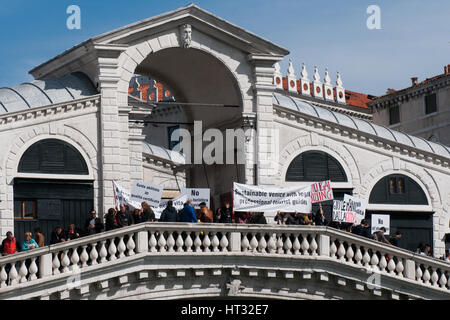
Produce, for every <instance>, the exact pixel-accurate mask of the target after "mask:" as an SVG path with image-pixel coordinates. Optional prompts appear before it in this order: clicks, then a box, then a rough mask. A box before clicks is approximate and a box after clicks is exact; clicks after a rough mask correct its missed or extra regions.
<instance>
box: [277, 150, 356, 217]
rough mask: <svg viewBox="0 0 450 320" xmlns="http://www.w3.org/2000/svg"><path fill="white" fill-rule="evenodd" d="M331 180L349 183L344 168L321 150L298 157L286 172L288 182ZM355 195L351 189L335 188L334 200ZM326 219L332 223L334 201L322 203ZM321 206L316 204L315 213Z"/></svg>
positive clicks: (304, 153) (314, 205)
mask: <svg viewBox="0 0 450 320" xmlns="http://www.w3.org/2000/svg"><path fill="white" fill-rule="evenodd" d="M326 180H331V182H348V178H347V174H346V173H345V170H344V168H343V167H342V165H341V164H340V163H339V161H338V160H337V159H335V158H334V157H333V156H331V155H330V154H328V153H326V152H323V151H320V150H310V151H305V152H303V153H301V154H299V155H298V156H296V157H295V158H294V159H293V160H292V161H291V163H290V164H289V167H288V169H287V171H286V177H285V181H286V182H309V183H313V182H317V181H326ZM345 194H349V195H352V194H353V189H350V188H333V197H334V199H338V200H343V199H344V195H345ZM322 207H323V210H324V213H325V217H326V219H327V220H328V221H331V217H332V211H333V201H324V202H322ZM318 209H319V204H318V203H314V204H313V206H312V210H313V212H317V211H318Z"/></svg>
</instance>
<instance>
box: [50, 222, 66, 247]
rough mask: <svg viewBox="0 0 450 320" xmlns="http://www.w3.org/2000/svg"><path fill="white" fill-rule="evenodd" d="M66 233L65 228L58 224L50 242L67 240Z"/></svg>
mask: <svg viewBox="0 0 450 320" xmlns="http://www.w3.org/2000/svg"><path fill="white" fill-rule="evenodd" d="M66 240H67V239H66V235H65V234H64V230H63V228H61V226H56V228H55V230H54V231H53V232H52V236H51V238H50V244H56V243H60V242H64V241H66Z"/></svg>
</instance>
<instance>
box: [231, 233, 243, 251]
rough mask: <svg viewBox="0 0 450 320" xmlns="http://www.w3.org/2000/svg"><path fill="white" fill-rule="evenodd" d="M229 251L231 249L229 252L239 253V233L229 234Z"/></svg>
mask: <svg viewBox="0 0 450 320" xmlns="http://www.w3.org/2000/svg"><path fill="white" fill-rule="evenodd" d="M230 249H231V252H240V251H241V233H240V232H231V234H230Z"/></svg>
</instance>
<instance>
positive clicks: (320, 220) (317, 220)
mask: <svg viewBox="0 0 450 320" xmlns="http://www.w3.org/2000/svg"><path fill="white" fill-rule="evenodd" d="M314 224H315V225H316V226H326V225H327V224H328V221H327V219H326V218H325V213H324V212H323V208H322V204H321V203H319V210H317V212H316V214H315V215H314Z"/></svg>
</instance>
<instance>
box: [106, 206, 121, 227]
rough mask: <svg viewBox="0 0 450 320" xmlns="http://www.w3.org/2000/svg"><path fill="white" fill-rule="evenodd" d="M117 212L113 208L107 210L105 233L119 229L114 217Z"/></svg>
mask: <svg viewBox="0 0 450 320" xmlns="http://www.w3.org/2000/svg"><path fill="white" fill-rule="evenodd" d="M116 214H117V211H116V209H114V208H110V209H109V210H108V213H107V214H106V216H105V227H106V231H110V230H114V229H117V228H120V227H119V224H118V223H117V217H116Z"/></svg>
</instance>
